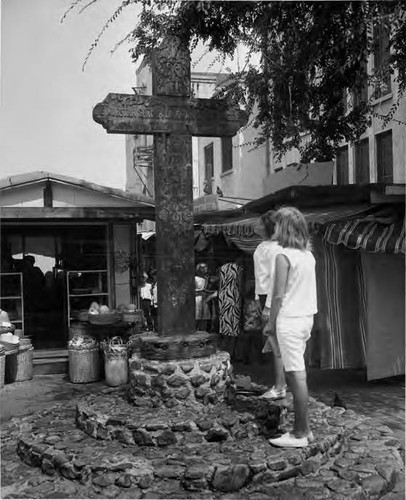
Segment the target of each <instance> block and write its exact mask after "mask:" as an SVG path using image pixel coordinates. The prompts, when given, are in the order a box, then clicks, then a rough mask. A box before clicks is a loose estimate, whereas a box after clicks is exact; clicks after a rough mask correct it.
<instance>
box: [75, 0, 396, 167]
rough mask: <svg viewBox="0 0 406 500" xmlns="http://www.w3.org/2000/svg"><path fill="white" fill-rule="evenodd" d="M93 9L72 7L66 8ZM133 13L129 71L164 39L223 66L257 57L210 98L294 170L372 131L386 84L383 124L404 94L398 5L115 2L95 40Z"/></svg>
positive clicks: (83, 1) (82, 0)
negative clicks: (230, 108)
mask: <svg viewBox="0 0 406 500" xmlns="http://www.w3.org/2000/svg"><path fill="white" fill-rule="evenodd" d="M96 2H97V0H91V1H89V0H87V2H86V0H75V2H74V3H73V4H72V8H74V7H78V5H79V4H80V5H81V7H82V10H83V9H85V8H87V6H89V5H92V4H93V3H96ZM134 3H137V4H139V5H140V9H141V10H140V16H139V19H138V22H137V25H136V26H135V27H134V30H133V31H132V32H131V33H129V34H128V36H127V37H126V41H129V42H130V43H131V49H130V50H131V53H132V57H133V59H134V61H137V60H138V59H139V58H140V57H142V56H147V57H148V55H149V54H150V53H151V51H152V50H153V48H154V47H155V46H156V45H157V44H159V43H160V42H161V40H162V39H163V37H164V35H165V34H167V33H175V34H176V35H177V36H179V37H181V38H182V39H184V40H185V41H186V42H187V43H188V44H189V45H190V47H191V49H193V48H194V47H196V45H197V43H198V42H199V41H202V42H205V43H206V44H207V45H208V47H209V49H210V50H213V51H216V52H217V53H219V54H220V55H224V56H231V57H232V56H234V55H235V53H236V50H237V48H238V47H240V46H241V45H244V46H245V47H246V48H247V50H248V54H251V55H252V54H254V53H256V54H258V53H259V54H261V57H260V62H259V64H258V63H257V64H253V62H252V60H251V58H250V57H249V56H248V57H247V60H246V64H245V67H244V68H243V69H242V70H240V71H239V72H236V73H233V74H230V75H229V78H228V80H227V85H224V86H223V88H222V90H221V91H220V93H219V96H222V97H229V98H230V99H233V100H234V101H236V102H238V103H239V104H240V105H241V106H243V107H244V108H245V109H246V110H247V111H248V112H250V113H253V116H254V118H253V125H254V126H255V127H256V128H257V129H258V135H257V139H256V145H260V144H262V143H263V142H264V141H265V140H266V139H267V138H270V139H271V141H272V144H273V148H274V150H275V151H276V153H277V156H278V157H279V158H280V157H281V156H283V154H285V153H286V152H287V151H289V150H290V149H292V148H298V149H299V150H300V153H301V158H302V161H311V160H319V161H320V160H329V159H331V158H333V157H334V156H335V154H336V152H337V149H338V148H339V146H340V144H341V143H342V141H345V142H351V141H354V140H357V138H359V137H360V135H361V134H362V133H363V132H364V131H365V129H366V128H367V127H368V125H369V124H370V123H371V119H372V116H373V114H374V106H373V101H374V99H375V98H376V96H377V93H376V92H378V91H379V89H380V88H381V86H382V85H383V82H384V81H385V80H386V79H387V78H388V75H392V74H395V75H396V80H397V83H398V95H397V96H395V97H396V98H395V99H394V104H393V106H392V108H391V110H390V111H389V113H388V114H387V115H386V116H384V117H382V118H383V121H384V124H386V123H387V122H388V121H390V120H392V119H396V118H395V115H396V111H397V109H398V106H399V102H400V99H402V98H403V96H404V94H405V90H406V2H405V1H385V2H382V1H351V2H350V1H328V2H320V1H314V2H313V1H310V2H309V1H296V2H286V1H269V2H255V1H245V2H244V1H237V2H234V1H172V0H155V1H149V0H123V1H122V3H121V5H120V7H119V8H118V9H117V11H116V12H115V13H114V14H113V15H112V17H111V18H110V19H109V20H108V21H107V22H106V24H105V26H104V27H103V29H102V32H101V34H102V33H103V32H104V31H105V29H106V28H107V27H108V25H109V24H110V23H111V22H113V21H114V20H115V19H116V17H117V16H118V15H119V14H120V13H121V12H124V11H125V7H126V6H128V5H130V4H134ZM83 4H84V6H83ZM379 32H381V33H382V32H388V33H389V38H388V44H387V47H386V50H387V57H384V64H381V66H380V67H379V71H378V70H376V69H373V68H371V65H369V66H368V65H367V60H368V57H369V56H370V54H372V53H374V50H376V40H377V38H376V34H377V33H379ZM98 40H99V37H98V38H97V39H96V41H95V43H94V44H93V46H92V47H91V50H90V52H89V55H90V53H91V51H92V50H93V49H94V48H95V47H96V45H97V43H98ZM365 84H368V85H369V86H370V89H372V91H371V92H370V97H369V99H362V98H361V97H360V96H361V95H362V89H363V87H364V86H365ZM398 121H399V120H398ZM305 133H306V134H305ZM304 136H306V140H305V142H304V141H303V137H304Z"/></svg>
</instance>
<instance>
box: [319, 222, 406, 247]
mask: <svg viewBox="0 0 406 500" xmlns="http://www.w3.org/2000/svg"><path fill="white" fill-rule="evenodd" d="M322 234H323V238H324V239H325V240H326V241H327V242H329V243H332V244H334V245H339V244H340V243H342V244H343V245H345V246H346V247H347V248H351V249H352V250H359V249H360V250H365V251H367V252H374V253H392V254H397V253H403V254H404V253H405V219H404V218H403V219H400V220H394V221H391V222H390V223H386V224H384V223H382V222H379V221H377V220H374V219H371V218H368V217H366V218H364V219H355V220H350V221H342V222H335V223H332V224H329V225H328V226H326V227H325V228H324V229H323V230H322Z"/></svg>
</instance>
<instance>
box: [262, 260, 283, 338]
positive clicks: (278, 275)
mask: <svg viewBox="0 0 406 500" xmlns="http://www.w3.org/2000/svg"><path fill="white" fill-rule="evenodd" d="M289 267H290V264H289V260H288V258H287V257H286V256H285V255H283V254H278V255H277V256H276V262H275V284H274V288H273V295H272V303H271V310H270V313H269V319H268V322H267V324H266V325H265V328H264V331H263V333H264V334H265V335H270V334H271V333H275V332H276V318H277V317H278V314H279V310H280V308H281V306H282V300H283V297H284V296H285V292H286V286H287V282H288V273H289Z"/></svg>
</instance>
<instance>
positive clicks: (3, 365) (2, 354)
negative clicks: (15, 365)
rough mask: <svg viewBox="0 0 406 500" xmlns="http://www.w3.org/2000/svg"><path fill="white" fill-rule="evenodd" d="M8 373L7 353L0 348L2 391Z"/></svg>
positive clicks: (0, 385) (0, 384)
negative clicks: (6, 372)
mask: <svg viewBox="0 0 406 500" xmlns="http://www.w3.org/2000/svg"><path fill="white" fill-rule="evenodd" d="M5 371H6V351H5V349H4V348H3V347H0V389H2V388H3V387H4V376H5Z"/></svg>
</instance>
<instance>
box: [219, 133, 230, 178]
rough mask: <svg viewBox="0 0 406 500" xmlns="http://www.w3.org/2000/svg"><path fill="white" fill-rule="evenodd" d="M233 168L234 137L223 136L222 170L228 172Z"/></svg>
mask: <svg viewBox="0 0 406 500" xmlns="http://www.w3.org/2000/svg"><path fill="white" fill-rule="evenodd" d="M232 169H233V139H232V137H222V138H221V171H222V172H228V171H229V170H232Z"/></svg>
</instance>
